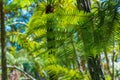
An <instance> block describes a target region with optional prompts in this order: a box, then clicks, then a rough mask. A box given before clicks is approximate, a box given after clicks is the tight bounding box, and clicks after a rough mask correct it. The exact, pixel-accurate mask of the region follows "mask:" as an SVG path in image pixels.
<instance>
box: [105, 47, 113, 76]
mask: <svg viewBox="0 0 120 80" xmlns="http://www.w3.org/2000/svg"><path fill="white" fill-rule="evenodd" d="M104 54H105V59H106V65H107V70H108V73H109V75H110V76H111V77H112V73H111V71H110V67H109V58H108V55H107V51H106V48H104Z"/></svg>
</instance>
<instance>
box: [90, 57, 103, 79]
mask: <svg viewBox="0 0 120 80" xmlns="http://www.w3.org/2000/svg"><path fill="white" fill-rule="evenodd" d="M88 69H89V72H90V76H91V78H92V80H105V78H104V75H103V72H102V69H101V65H100V59H99V58H98V57H96V58H94V57H93V56H91V57H90V58H89V59H88Z"/></svg>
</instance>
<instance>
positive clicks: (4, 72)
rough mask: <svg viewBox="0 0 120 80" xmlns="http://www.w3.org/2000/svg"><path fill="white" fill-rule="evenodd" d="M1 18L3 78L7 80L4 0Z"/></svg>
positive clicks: (0, 8)
mask: <svg viewBox="0 0 120 80" xmlns="http://www.w3.org/2000/svg"><path fill="white" fill-rule="evenodd" d="M0 20H1V23H0V24H1V59H2V60H1V63H2V80H7V65H6V64H7V63H6V49H5V45H6V44H5V25H4V12H3V0H0Z"/></svg>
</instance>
